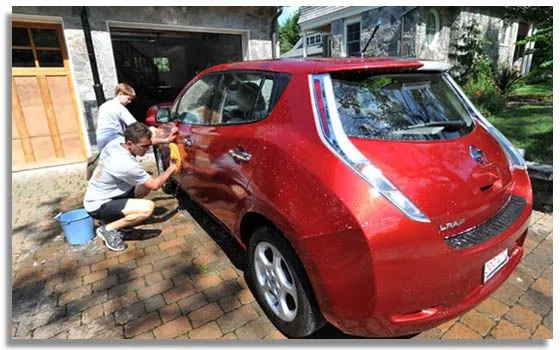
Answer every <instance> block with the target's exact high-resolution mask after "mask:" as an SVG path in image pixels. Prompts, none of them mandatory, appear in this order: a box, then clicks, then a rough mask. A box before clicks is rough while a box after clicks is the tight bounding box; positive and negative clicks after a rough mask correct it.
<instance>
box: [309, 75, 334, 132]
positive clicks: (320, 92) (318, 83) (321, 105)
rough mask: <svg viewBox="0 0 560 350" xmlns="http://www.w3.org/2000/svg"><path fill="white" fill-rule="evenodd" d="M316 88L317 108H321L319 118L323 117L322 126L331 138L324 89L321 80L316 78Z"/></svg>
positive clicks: (314, 83) (314, 85) (314, 84)
mask: <svg viewBox="0 0 560 350" xmlns="http://www.w3.org/2000/svg"><path fill="white" fill-rule="evenodd" d="M313 87H314V90H315V101H317V109H318V110H319V119H321V128H322V129H323V132H324V133H325V136H326V137H327V138H330V137H331V136H332V135H331V131H330V130H329V128H328V123H327V112H326V111H325V104H324V102H323V89H322V88H321V81H320V80H318V79H316V80H314V82H313Z"/></svg>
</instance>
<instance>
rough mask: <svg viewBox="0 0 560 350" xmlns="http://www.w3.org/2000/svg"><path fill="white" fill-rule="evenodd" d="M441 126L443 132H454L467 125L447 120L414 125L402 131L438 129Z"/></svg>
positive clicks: (460, 121)
mask: <svg viewBox="0 0 560 350" xmlns="http://www.w3.org/2000/svg"><path fill="white" fill-rule="evenodd" d="M438 126H443V130H446V131H456V130H459V129H461V128H463V127H465V126H467V123H465V121H463V120H447V121H439V122H429V123H422V124H416V125H410V126H407V127H406V128H404V130H412V129H421V128H431V127H438Z"/></svg>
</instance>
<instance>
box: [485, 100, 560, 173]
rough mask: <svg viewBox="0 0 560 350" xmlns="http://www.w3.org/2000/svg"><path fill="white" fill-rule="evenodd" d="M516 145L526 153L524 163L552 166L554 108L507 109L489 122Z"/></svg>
mask: <svg viewBox="0 0 560 350" xmlns="http://www.w3.org/2000/svg"><path fill="white" fill-rule="evenodd" d="M488 120H489V121H490V122H491V123H492V124H493V125H494V126H495V127H497V128H498V130H500V131H501V132H502V133H503V134H504V135H505V136H506V137H507V138H508V139H509V140H510V141H511V142H513V144H514V145H515V146H516V147H518V148H523V149H525V159H526V160H529V161H534V162H540V163H547V164H552V104H538V105H534V104H526V105H523V106H520V107H513V108H507V109H505V110H504V111H502V112H500V113H499V114H498V115H496V116H493V117H490V118H488Z"/></svg>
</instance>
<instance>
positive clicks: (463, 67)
mask: <svg viewBox="0 0 560 350" xmlns="http://www.w3.org/2000/svg"><path fill="white" fill-rule="evenodd" d="M463 28H464V30H465V31H464V33H463V34H462V35H461V38H460V40H459V42H458V43H457V44H456V45H455V49H456V51H455V53H451V54H449V56H450V57H452V58H455V59H456V60H457V63H459V65H458V67H457V71H456V72H454V73H455V74H456V78H457V79H458V81H459V83H460V84H464V83H465V82H466V81H467V78H468V77H469V76H470V75H471V73H472V71H473V69H475V68H476V65H475V63H476V61H479V60H483V59H484V58H485V57H486V53H485V51H484V48H485V47H486V46H487V45H488V41H486V40H485V39H484V37H483V35H482V31H481V30H480V26H479V24H478V22H477V21H476V20H472V21H471V22H470V24H466V25H464V26H463Z"/></svg>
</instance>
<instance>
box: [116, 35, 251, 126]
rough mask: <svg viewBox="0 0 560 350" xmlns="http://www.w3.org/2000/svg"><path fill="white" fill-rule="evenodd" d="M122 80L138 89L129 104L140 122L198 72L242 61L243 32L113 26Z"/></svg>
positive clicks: (119, 75)
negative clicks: (153, 107)
mask: <svg viewBox="0 0 560 350" xmlns="http://www.w3.org/2000/svg"><path fill="white" fill-rule="evenodd" d="M111 41H112V45H113V53H114V57H115V64H116V69H117V77H118V81H119V83H121V82H122V83H127V84H129V85H131V86H132V87H133V88H134V90H135V91H136V100H134V101H133V102H132V103H131V104H130V105H128V106H127V107H128V108H129V110H130V112H131V113H132V115H133V116H134V117H135V118H136V119H137V120H139V121H144V119H145V117H146V111H147V110H148V108H149V107H150V106H152V105H154V104H157V103H160V102H168V101H172V100H174V99H175V97H176V96H177V95H178V94H179V92H180V91H181V90H182V89H183V88H184V87H185V85H186V84H187V82H189V81H190V80H191V79H192V78H193V77H194V76H195V75H196V74H197V73H198V72H200V71H202V70H203V69H205V68H207V67H210V66H212V65H215V64H218V63H224V62H233V61H240V60H242V57H243V54H242V45H241V35H235V34H218V33H199V32H179V31H160V30H157V31H156V30H142V29H129V28H126V29H125V28H111Z"/></svg>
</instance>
